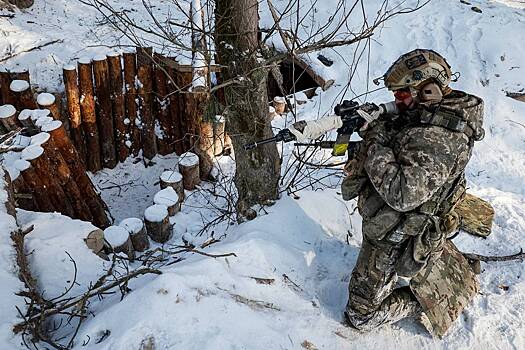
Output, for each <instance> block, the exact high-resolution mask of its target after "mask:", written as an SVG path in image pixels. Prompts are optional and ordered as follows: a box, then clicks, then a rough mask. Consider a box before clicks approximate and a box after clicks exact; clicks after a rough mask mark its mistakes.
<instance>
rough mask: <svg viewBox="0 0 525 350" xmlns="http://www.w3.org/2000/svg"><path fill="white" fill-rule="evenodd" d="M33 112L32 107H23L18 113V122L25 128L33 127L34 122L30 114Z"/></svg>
mask: <svg viewBox="0 0 525 350" xmlns="http://www.w3.org/2000/svg"><path fill="white" fill-rule="evenodd" d="M32 114H33V110H32V109H24V110H22V111H21V112H20V113H19V114H18V122H19V123H20V124H22V126H23V127H25V128H30V129H34V128H35V124H34V123H33V120H32V119H31V116H32Z"/></svg>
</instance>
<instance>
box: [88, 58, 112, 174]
mask: <svg viewBox="0 0 525 350" xmlns="http://www.w3.org/2000/svg"><path fill="white" fill-rule="evenodd" d="M93 76H94V77H95V95H96V96H97V100H96V107H97V122H98V131H99V136H100V146H101V147H100V148H101V150H102V152H101V154H102V166H103V167H105V168H109V169H113V168H114V167H115V165H117V156H116V152H115V136H114V135H115V127H114V123H113V112H112V108H111V95H110V81H109V65H108V60H107V58H106V56H105V55H101V56H96V57H94V58H93Z"/></svg>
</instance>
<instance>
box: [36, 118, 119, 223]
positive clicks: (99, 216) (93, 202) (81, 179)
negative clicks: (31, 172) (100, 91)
mask: <svg viewBox="0 0 525 350" xmlns="http://www.w3.org/2000/svg"><path fill="white" fill-rule="evenodd" d="M42 131H44V132H48V133H49V134H50V135H51V138H52V140H53V143H54V144H55V146H56V148H57V149H58V151H59V152H60V154H61V155H62V157H63V158H64V160H65V161H66V163H67V165H68V167H69V169H70V170H71V174H72V176H73V178H74V179H75V181H76V183H77V186H78V188H79V190H80V192H81V193H82V195H83V197H84V200H85V202H86V204H87V206H88V207H89V209H90V211H91V215H92V216H93V223H94V224H95V225H96V226H98V227H107V226H108V225H109V219H108V217H107V213H106V205H105V203H104V202H103V201H102V199H101V198H100V196H99V195H98V193H97V192H96V191H95V188H94V186H93V184H92V183H91V180H90V179H89V177H88V176H87V174H86V169H85V168H84V165H83V164H82V162H81V160H80V158H79V156H78V153H77V151H76V149H75V147H74V146H73V143H72V142H71V140H70V139H69V137H68V136H67V134H66V131H65V129H64V127H63V125H62V123H61V122H60V121H58V120H55V121H53V122H51V123H47V124H46V125H44V126H43V127H42Z"/></svg>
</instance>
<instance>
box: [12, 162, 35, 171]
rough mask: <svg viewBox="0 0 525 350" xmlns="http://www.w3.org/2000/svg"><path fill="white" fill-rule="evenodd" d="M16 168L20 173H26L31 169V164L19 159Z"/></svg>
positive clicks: (15, 164)
mask: <svg viewBox="0 0 525 350" xmlns="http://www.w3.org/2000/svg"><path fill="white" fill-rule="evenodd" d="M14 166H15V167H16V169H18V170H19V171H24V170H27V169H29V168H30V167H31V163H29V162H28V161H27V160H24V159H17V160H16V161H15V163H14Z"/></svg>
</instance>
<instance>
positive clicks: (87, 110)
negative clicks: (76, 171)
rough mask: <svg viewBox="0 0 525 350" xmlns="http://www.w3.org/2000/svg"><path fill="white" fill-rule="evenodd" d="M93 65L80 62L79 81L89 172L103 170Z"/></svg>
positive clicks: (88, 62)
mask: <svg viewBox="0 0 525 350" xmlns="http://www.w3.org/2000/svg"><path fill="white" fill-rule="evenodd" d="M92 75H93V74H92V65H91V61H90V60H86V59H81V60H79V61H78V81H79V90H80V91H79V92H80V113H81V120H82V128H83V130H84V136H85V138H86V140H85V141H86V164H87V168H88V170H89V171H92V172H95V171H99V170H100V169H102V160H101V157H100V142H99V135H98V127H97V116H96V113H95V96H94V89H93V77H92Z"/></svg>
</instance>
